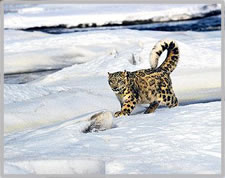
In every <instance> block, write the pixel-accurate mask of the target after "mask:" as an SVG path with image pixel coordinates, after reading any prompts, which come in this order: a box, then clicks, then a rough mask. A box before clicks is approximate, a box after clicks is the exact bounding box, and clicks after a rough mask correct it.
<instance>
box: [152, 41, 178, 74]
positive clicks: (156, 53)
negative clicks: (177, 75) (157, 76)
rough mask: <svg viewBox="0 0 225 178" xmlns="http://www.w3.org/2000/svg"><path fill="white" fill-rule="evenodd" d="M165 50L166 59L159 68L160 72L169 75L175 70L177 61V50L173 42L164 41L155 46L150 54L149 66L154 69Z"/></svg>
mask: <svg viewBox="0 0 225 178" xmlns="http://www.w3.org/2000/svg"><path fill="white" fill-rule="evenodd" d="M166 49H167V51H168V52H167V57H166V59H165V60H164V62H163V63H162V64H161V65H160V66H159V68H161V69H162V70H164V71H166V72H168V73H171V72H173V70H174V69H175V68H176V66H177V63H178V60H179V48H178V45H177V43H176V42H175V41H174V40H170V39H164V40H160V41H159V42H158V43H156V44H155V46H154V47H153V49H152V51H151V53H150V65H151V68H153V69H155V68H156V67H157V66H158V61H159V57H160V56H161V54H162V53H163V51H165V50H166Z"/></svg>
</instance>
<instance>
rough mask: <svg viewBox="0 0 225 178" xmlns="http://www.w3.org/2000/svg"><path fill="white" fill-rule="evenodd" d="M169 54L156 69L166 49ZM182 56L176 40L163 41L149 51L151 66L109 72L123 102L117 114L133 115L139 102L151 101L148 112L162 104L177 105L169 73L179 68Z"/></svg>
mask: <svg viewBox="0 0 225 178" xmlns="http://www.w3.org/2000/svg"><path fill="white" fill-rule="evenodd" d="M165 50H167V51H168V53H167V57H166V59H165V60H164V62H163V63H162V64H161V65H160V66H159V67H158V68H157V65H158V60H159V57H160V55H161V54H162V53H163V51H165ZM178 59H179V48H178V45H177V43H176V42H175V41H173V40H168V39H166V40H161V41H159V42H158V43H157V44H156V45H155V46H154V47H153V49H152V52H151V54H150V64H151V69H141V70H138V71H134V72H128V71H119V72H114V73H108V82H109V85H110V87H111V89H112V90H113V91H114V93H115V94H116V96H117V98H118V100H119V101H120V104H121V111H118V112H116V113H115V116H116V117H118V116H123V115H130V114H131V112H132V110H133V109H134V108H135V106H136V104H150V105H149V107H148V108H147V109H146V111H145V113H152V112H154V111H155V110H156V109H157V107H158V106H159V104H163V105H166V106H168V107H169V108H171V107H175V106H177V105H178V100H177V97H176V96H175V93H174V91H173V88H172V81H171V78H170V73H171V72H172V71H173V70H174V69H175V68H176V66H177V63H178Z"/></svg>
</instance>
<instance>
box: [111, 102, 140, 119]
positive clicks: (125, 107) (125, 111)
mask: <svg viewBox="0 0 225 178" xmlns="http://www.w3.org/2000/svg"><path fill="white" fill-rule="evenodd" d="M136 104H137V101H136V99H130V100H126V101H125V102H124V103H123V104H122V106H121V111H117V112H116V113H115V114H114V116H115V117H120V116H126V115H127V116H128V115H130V113H131V112H132V111H133V109H134V108H135V105H136Z"/></svg>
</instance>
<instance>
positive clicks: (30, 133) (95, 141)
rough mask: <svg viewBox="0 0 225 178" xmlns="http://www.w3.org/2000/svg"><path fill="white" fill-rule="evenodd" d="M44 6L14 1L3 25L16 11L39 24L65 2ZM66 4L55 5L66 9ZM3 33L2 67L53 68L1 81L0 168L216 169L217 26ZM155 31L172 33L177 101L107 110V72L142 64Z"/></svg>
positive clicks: (111, 102)
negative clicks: (0, 133) (18, 80)
mask: <svg viewBox="0 0 225 178" xmlns="http://www.w3.org/2000/svg"><path fill="white" fill-rule="evenodd" d="M93 6H94V5H93ZM95 6H97V7H99V8H100V7H101V6H100V5H95ZM54 7H55V13H53V12H52V11H53V9H54V8H53V9H52V8H50V9H48V5H40V6H24V7H20V8H18V9H16V10H15V13H7V14H6V16H5V18H6V20H5V22H6V25H7V23H8V24H10V23H11V22H10V19H11V20H12V19H13V18H15V19H17V17H19V15H21V19H23V18H22V17H24V18H25V17H26V18H25V19H28V20H29V18H30V17H32V14H33V17H34V19H35V17H38V18H40V19H41V14H42V13H43V17H42V18H44V17H46V23H48V20H49V19H50V18H49V17H50V16H51V14H52V16H53V17H54V19H57V18H56V16H55V15H56V14H57V13H58V12H59V11H61V10H62V9H63V8H66V7H67V8H69V5H68V6H63V7H62V9H58V8H57V5H54ZM104 7H105V8H106V7H108V6H107V5H105V6H104ZM142 7H143V6H142ZM151 7H152V6H151ZM158 7H161V6H158ZM173 7H174V8H175V7H177V6H173ZM26 8H28V9H26ZM32 8H33V9H32ZM73 8H75V6H73V7H71V9H70V8H69V10H68V11H67V12H65V13H68V14H67V15H68V16H69V14H70V15H71V11H72V10H73ZM76 8H81V10H80V11H83V10H84V8H85V7H84V6H83V7H81V6H76ZM121 8H122V9H121V11H122V10H123V6H122V7H121ZM143 8H145V7H143ZM148 8H149V7H148V6H146V9H148ZM185 8H186V7H185ZM189 8H190V7H189ZM41 9H42V10H41ZM97 9H98V8H97ZM115 9H116V8H115ZM115 9H112V11H113V13H114V12H115ZM129 9H130V8H128V10H129ZM137 9H138V8H137ZM165 9H166V7H164V6H162V7H161V10H163V12H164V11H165ZM119 10H120V9H118V11H119ZM141 10H142V11H143V9H141ZM157 10H160V9H157ZM77 13H78V14H79V11H78V12H77ZM91 13H95V12H92V11H90V14H91ZM113 13H112V14H113ZM129 13H131V14H134V13H136V12H135V11H134V12H132V11H131V10H130V12H129ZM18 14H19V15H18ZM47 14H48V15H49V16H47ZM109 14H110V13H109ZM64 15H66V14H64ZM89 17H90V16H89ZM93 17H94V16H93ZM48 18H49V19H48ZM50 21H51V20H49V22H50ZM9 22H10V23H9ZM22 22H23V21H22V20H21V21H19V22H18V23H19V24H21V25H23V23H22ZM42 22H43V21H42ZM65 22H66V18H65ZM34 23H37V22H36V21H34ZM53 23H55V24H56V21H53ZM74 23H75V22H74ZM11 24H12V23H11ZM30 25H31V26H32V23H30ZM35 25H36V24H35ZM41 25H43V24H41ZM16 27H20V26H16ZM13 28H14V27H13ZM4 33H5V41H4V43H5V44H4V47H5V59H4V72H5V73H8V74H9V73H23V72H29V71H36V70H47V69H56V68H63V69H62V70H59V71H56V72H54V73H52V74H48V75H46V76H42V77H40V78H38V79H36V80H34V81H31V82H28V83H26V84H5V85H4V111H5V112H4V131H5V134H4V159H5V162H4V171H5V173H6V174H29V173H31V174H163V173H168V174H219V173H220V171H221V170H220V168H221V133H220V131H221V101H220V98H221V33H220V32H219V31H214V32H204V33H203V32H191V31H187V32H156V31H154V32H153V31H136V30H127V29H120V30H113V31H110V30H103V31H91V32H79V33H67V34H58V35H52V34H45V33H40V32H24V31H18V30H5V32H4ZM164 38H170V39H174V40H176V42H177V43H178V46H179V48H180V60H179V63H178V66H177V68H176V69H175V71H174V72H173V73H172V74H171V78H172V82H173V88H174V91H175V93H176V95H177V97H178V99H179V102H180V106H178V107H175V108H172V109H169V108H166V107H163V106H161V107H160V108H158V109H157V110H156V112H155V113H152V114H147V115H145V114H143V112H144V110H145V107H146V106H144V105H140V106H137V108H135V110H134V111H133V112H132V115H131V116H127V117H121V118H113V116H112V113H114V112H116V111H118V110H119V109H120V104H119V102H118V100H117V98H116V96H115V95H114V93H113V92H112V90H111V89H110V87H109V85H108V81H107V72H115V71H119V70H125V69H126V70H128V71H134V70H138V69H143V68H149V67H150V64H149V53H150V51H151V49H152V47H153V46H154V45H155V43H156V42H157V41H159V40H160V39H164ZM165 55H166V54H163V55H162V57H160V59H159V63H161V62H162V61H163V58H165ZM134 61H135V62H134ZM98 113H101V114H100V115H95V114H98ZM92 116H94V117H92ZM91 118H92V119H91ZM99 125H100V126H101V127H100V129H99V128H98V126H99ZM92 126H93V127H92ZM90 128H91V129H90ZM92 128H94V129H92ZM87 130H88V131H89V132H87Z"/></svg>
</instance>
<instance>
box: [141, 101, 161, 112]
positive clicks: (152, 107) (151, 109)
mask: <svg viewBox="0 0 225 178" xmlns="http://www.w3.org/2000/svg"><path fill="white" fill-rule="evenodd" d="M158 106H159V102H157V101H154V102H152V103H150V105H149V107H148V108H147V109H146V110H145V112H144V114H149V113H153V112H154V111H155V110H156V109H157V108H158Z"/></svg>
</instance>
